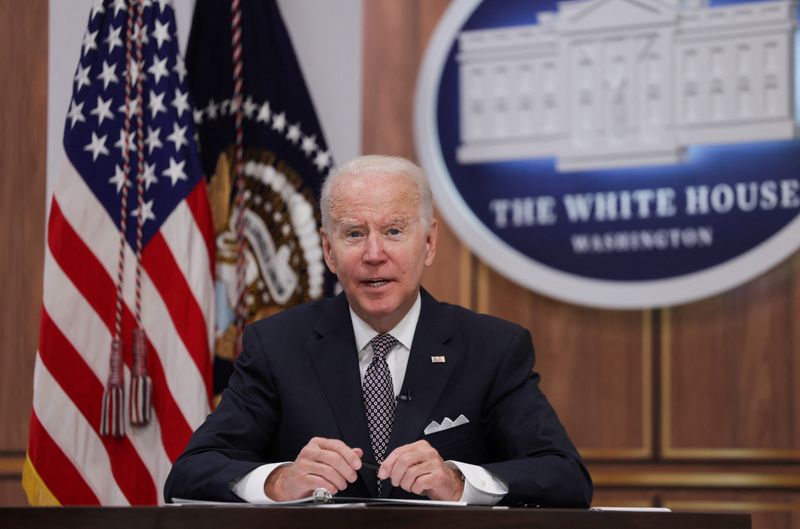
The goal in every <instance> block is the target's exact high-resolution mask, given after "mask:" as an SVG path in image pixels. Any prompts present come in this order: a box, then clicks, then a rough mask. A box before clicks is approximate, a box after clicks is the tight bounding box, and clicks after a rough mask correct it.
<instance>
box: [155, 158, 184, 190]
mask: <svg viewBox="0 0 800 529" xmlns="http://www.w3.org/2000/svg"><path fill="white" fill-rule="evenodd" d="M185 163H186V160H183V161H181V162H176V161H175V158H172V157H170V159H169V169H165V170H164V172H163V173H161V174H163V175H164V176H168V177H169V178H170V180H172V186H173V187H175V184H177V183H178V180H186V173H185V172H184V171H183V166H184V164H185Z"/></svg>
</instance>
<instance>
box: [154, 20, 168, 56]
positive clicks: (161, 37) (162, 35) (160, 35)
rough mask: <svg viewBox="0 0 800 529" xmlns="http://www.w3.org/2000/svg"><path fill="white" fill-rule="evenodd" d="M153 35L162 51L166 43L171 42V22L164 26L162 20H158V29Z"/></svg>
mask: <svg viewBox="0 0 800 529" xmlns="http://www.w3.org/2000/svg"><path fill="white" fill-rule="evenodd" d="M152 35H153V38H154V39H156V41H157V42H158V49H161V46H162V45H163V44H164V42H169V41H170V40H171V39H170V36H169V22H167V23H166V24H162V23H161V21H160V20H158V19H156V28H155V29H154V30H153V33H152Z"/></svg>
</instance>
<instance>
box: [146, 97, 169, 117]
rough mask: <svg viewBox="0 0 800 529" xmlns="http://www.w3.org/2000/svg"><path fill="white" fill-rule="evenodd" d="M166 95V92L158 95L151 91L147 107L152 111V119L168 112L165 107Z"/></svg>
mask: <svg viewBox="0 0 800 529" xmlns="http://www.w3.org/2000/svg"><path fill="white" fill-rule="evenodd" d="M164 94H166V92H161V93H160V94H157V93H155V92H154V91H153V90H150V101H148V103H147V107H148V108H149V109H150V117H151V118H155V117H156V116H157V115H158V113H159V112H166V111H167V107H165V106H164Z"/></svg>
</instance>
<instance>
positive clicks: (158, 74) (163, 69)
mask: <svg viewBox="0 0 800 529" xmlns="http://www.w3.org/2000/svg"><path fill="white" fill-rule="evenodd" d="M147 71H148V72H150V73H151V74H153V75H154V76H155V78H156V84H158V83H159V82H160V81H161V78H162V77H169V71H167V57H164V58H163V59H159V58H158V56H156V58H155V59H154V60H153V65H152V66H151V67H150V68H148V69H147Z"/></svg>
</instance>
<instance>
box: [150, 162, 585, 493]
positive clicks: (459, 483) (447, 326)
mask: <svg viewBox="0 0 800 529" xmlns="http://www.w3.org/2000/svg"><path fill="white" fill-rule="evenodd" d="M321 207H322V224H323V227H322V230H321V235H322V243H323V250H324V255H325V262H326V263H327V265H328V267H329V268H330V270H331V271H332V272H333V273H334V274H336V276H337V277H338V279H339V282H340V283H341V285H342V287H343V289H344V293H343V294H341V295H339V296H337V297H335V298H329V299H324V300H321V301H315V302H311V303H307V304H304V305H301V306H299V307H295V308H292V309H289V310H286V311H284V312H282V313H280V314H278V315H275V316H273V317H270V318H267V319H265V320H261V321H259V322H256V323H254V324H253V325H250V326H249V327H248V328H247V330H246V331H245V335H244V352H243V353H242V355H241V356H240V358H239V360H238V361H237V364H236V370H235V372H234V374H233V376H232V377H231V380H230V385H229V388H228V389H227V390H226V391H225V393H224V395H223V398H222V401H221V403H220V405H219V407H218V409H217V410H216V411H215V412H214V413H212V414H211V415H210V416H209V417H208V419H207V420H206V422H205V423H204V424H203V425H202V426H201V427H200V428H199V429H198V430H197V432H195V434H194V436H193V437H192V439H191V441H190V443H189V446H188V447H187V449H186V451H185V452H184V454H183V455H181V457H180V458H179V459H178V460H177V461H176V462H175V466H174V467H173V469H172V472H171V473H170V476H169V478H168V479H167V483H166V487H165V493H164V496H165V498H167V499H170V498H173V497H181V498H195V499H208V500H223V501H242V500H244V501H249V502H270V501H282V500H291V499H296V498H302V497H305V496H308V495H310V494H312V493H313V491H315V490H316V489H318V488H325V489H327V490H328V491H330V492H332V493H334V494H335V493H339V494H340V495H341V496H355V497H390V498H414V497H416V498H420V497H422V498H430V499H436V500H462V501H466V502H468V503H472V504H487V505H488V504H494V503H497V502H502V503H504V504H510V505H541V506H550V507H562V506H563V507H583V506H587V505H588V504H589V502H590V500H591V494H592V485H591V480H590V478H589V475H588V473H587V471H586V469H585V467H584V466H583V464H582V463H581V460H580V457H579V456H578V453H577V451H576V450H575V448H574V447H573V446H572V443H571V442H570V441H569V439H568V437H567V434H566V432H565V431H564V429H563V427H562V426H561V424H560V423H559V421H558V418H557V417H556V414H555V412H554V411H553V409H552V408H551V407H550V405H549V404H548V402H547V400H546V398H545V396H544V395H543V394H542V392H541V390H540V389H539V384H538V382H539V376H538V375H537V374H535V373H534V372H532V367H533V364H534V350H533V344H532V342H531V337H530V333H528V331H527V330H525V329H523V328H521V327H519V326H517V325H514V324H511V323H508V322H506V321H503V320H499V319H497V318H493V317H490V316H486V315H479V314H476V313H473V312H470V311H468V310H465V309H463V308H460V307H457V306H453V305H448V304H445V303H439V302H437V301H436V300H435V299H433V298H432V297H431V296H430V295H429V294H428V293H427V292H425V290H423V289H421V287H420V280H421V278H422V272H423V270H424V269H425V267H427V266H430V265H431V264H432V263H433V259H434V256H435V254H436V233H437V224H436V220H435V219H434V218H433V216H432V213H433V211H432V210H433V205H432V197H431V192H430V189H429V187H428V184H427V181H426V179H425V177H424V175H423V174H422V171H421V170H420V169H419V168H418V167H417V166H416V165H414V164H413V163H411V162H409V161H408V160H404V159H402V158H392V157H383V156H364V157H361V158H357V159H355V160H353V161H351V162H349V163H348V164H346V165H344V166H343V167H341V168H340V169H338V170H337V171H334V172H333V173H332V174H331V176H329V177H328V179H327V181H326V182H325V184H324V186H323V189H322V196H321Z"/></svg>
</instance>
